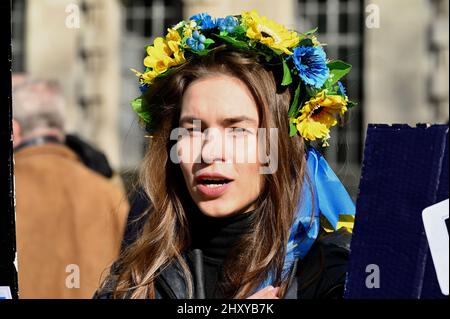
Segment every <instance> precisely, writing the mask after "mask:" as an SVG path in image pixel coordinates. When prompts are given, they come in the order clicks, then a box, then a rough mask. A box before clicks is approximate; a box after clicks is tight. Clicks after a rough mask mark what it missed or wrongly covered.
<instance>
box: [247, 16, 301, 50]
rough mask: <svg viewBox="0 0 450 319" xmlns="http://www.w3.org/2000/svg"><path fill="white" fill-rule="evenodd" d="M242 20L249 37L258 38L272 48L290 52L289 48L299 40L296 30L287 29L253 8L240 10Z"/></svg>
mask: <svg viewBox="0 0 450 319" xmlns="http://www.w3.org/2000/svg"><path fill="white" fill-rule="evenodd" d="M242 20H243V23H244V25H245V26H246V27H247V36H248V37H249V38H250V39H255V40H258V41H259V42H261V43H262V44H265V45H267V46H268V47H270V48H272V49H275V50H278V51H282V52H284V53H286V54H292V52H291V51H290V50H289V49H291V48H294V47H295V46H297V44H298V43H299V41H300V38H299V36H298V34H297V32H294V31H289V30H288V29H286V28H285V27H284V26H283V25H281V24H278V23H276V22H274V21H272V20H269V19H267V18H266V17H264V16H263V17H260V16H259V15H258V13H257V12H256V11H255V10H253V11H244V12H242Z"/></svg>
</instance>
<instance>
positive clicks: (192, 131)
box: [186, 127, 202, 134]
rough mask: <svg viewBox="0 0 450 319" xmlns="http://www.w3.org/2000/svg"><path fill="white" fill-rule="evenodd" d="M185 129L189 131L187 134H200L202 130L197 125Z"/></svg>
mask: <svg viewBox="0 0 450 319" xmlns="http://www.w3.org/2000/svg"><path fill="white" fill-rule="evenodd" d="M186 130H187V131H188V132H189V134H201V133H202V130H201V129H200V128H198V127H188V128H186Z"/></svg>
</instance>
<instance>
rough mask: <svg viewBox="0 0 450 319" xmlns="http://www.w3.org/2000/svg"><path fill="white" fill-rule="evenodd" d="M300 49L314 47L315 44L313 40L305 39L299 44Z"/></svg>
mask: <svg viewBox="0 0 450 319" xmlns="http://www.w3.org/2000/svg"><path fill="white" fill-rule="evenodd" d="M298 46H299V47H313V46H314V43H313V41H312V40H311V39H308V38H306V39H303V40H301V41H300V43H299V44H298Z"/></svg>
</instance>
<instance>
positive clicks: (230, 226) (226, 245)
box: [191, 210, 255, 262]
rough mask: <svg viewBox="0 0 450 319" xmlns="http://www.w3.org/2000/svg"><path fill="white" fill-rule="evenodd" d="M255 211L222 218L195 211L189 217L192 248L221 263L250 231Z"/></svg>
mask: <svg viewBox="0 0 450 319" xmlns="http://www.w3.org/2000/svg"><path fill="white" fill-rule="evenodd" d="M254 216H255V211H254V210H253V211H249V212H246V213H240V214H236V215H232V216H229V217H223V218H214V217H209V216H206V215H204V214H203V213H201V212H199V211H196V212H194V213H192V215H191V236H192V248H198V249H201V250H202V252H203V255H204V256H205V257H207V258H210V259H214V260H216V261H217V262H223V261H224V260H225V259H226V258H227V256H228V254H229V253H230V251H231V250H232V249H233V248H234V247H235V246H236V244H237V243H238V241H239V239H240V238H242V236H243V235H245V234H247V233H249V232H250V231H251V229H252V222H253V220H254Z"/></svg>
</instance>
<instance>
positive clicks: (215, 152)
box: [202, 128, 225, 164]
mask: <svg viewBox="0 0 450 319" xmlns="http://www.w3.org/2000/svg"><path fill="white" fill-rule="evenodd" d="M223 138H224V137H223V134H222V132H221V131H220V130H219V129H216V128H208V129H206V130H205V132H204V140H203V144H202V161H203V162H204V163H207V164H212V163H214V162H216V161H219V162H224V161H225V155H224V143H223V142H224V141H223Z"/></svg>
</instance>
